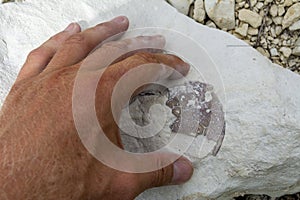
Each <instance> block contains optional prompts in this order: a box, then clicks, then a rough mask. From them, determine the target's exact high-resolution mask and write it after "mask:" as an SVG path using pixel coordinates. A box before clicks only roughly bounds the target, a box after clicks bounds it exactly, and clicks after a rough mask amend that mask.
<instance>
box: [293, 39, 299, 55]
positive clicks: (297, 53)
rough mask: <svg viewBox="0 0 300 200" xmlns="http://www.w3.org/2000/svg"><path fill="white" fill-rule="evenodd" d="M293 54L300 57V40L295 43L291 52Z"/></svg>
mask: <svg viewBox="0 0 300 200" xmlns="http://www.w3.org/2000/svg"><path fill="white" fill-rule="evenodd" d="M293 54H294V55H296V56H300V38H298V40H297V41H296V43H295V48H294V50H293Z"/></svg>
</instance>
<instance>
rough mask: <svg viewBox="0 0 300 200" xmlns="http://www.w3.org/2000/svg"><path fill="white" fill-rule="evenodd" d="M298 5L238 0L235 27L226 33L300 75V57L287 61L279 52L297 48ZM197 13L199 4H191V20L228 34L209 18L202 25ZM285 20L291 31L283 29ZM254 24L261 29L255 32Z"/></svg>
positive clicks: (283, 0)
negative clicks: (247, 25)
mask: <svg viewBox="0 0 300 200" xmlns="http://www.w3.org/2000/svg"><path fill="white" fill-rule="evenodd" d="M299 3H300V0H274V1H272V0H236V1H235V27H234V29H232V30H227V32H229V33H231V34H233V35H234V36H236V37H237V38H239V39H242V40H244V41H245V42H246V43H248V44H249V45H251V46H252V47H254V48H255V49H257V51H259V52H260V53H261V54H263V55H264V56H266V57H268V58H269V59H270V60H272V62H274V63H276V64H279V65H281V66H283V67H285V68H288V69H290V70H292V71H294V72H296V73H299V74H300V57H299V56H296V55H294V54H291V55H290V56H289V57H286V55H288V54H283V52H281V51H280V49H281V48H291V49H292V48H294V45H295V42H296V40H297V39H298V38H299V36H300V21H299V19H298V15H299V12H298V11H297V10H296V9H295V8H297V6H296V7H295V5H297V4H299ZM197 9H198V8H197V6H196V3H195V4H192V5H191V7H190V12H189V15H188V16H190V17H191V18H194V19H195V20H197V21H198V22H200V23H202V24H205V25H207V26H208V27H211V28H218V29H222V30H224V31H226V29H225V28H220V27H217V26H216V25H215V24H214V23H213V22H212V21H211V19H210V17H209V16H208V17H205V19H204V20H203V21H201V20H198V19H197V15H195V13H196V11H197ZM201 11H203V10H201ZM204 11H205V10H204ZM241 11H242V13H243V12H244V11H246V12H245V13H243V14H244V16H241V17H242V20H240V18H239V12H241ZM203 14H204V13H202V16H203ZM251 16H252V17H251ZM255 16H256V17H255ZM284 17H285V20H287V21H289V23H291V24H290V26H289V27H283V21H284ZM257 19H258V21H257ZM297 19H298V21H297ZM260 20H261V21H260ZM247 21H249V22H247ZM285 23H286V21H285ZM245 24H249V27H248V32H247V33H245V29H246V25H245ZM251 24H256V25H255V26H258V27H257V28H254V27H253V26H251ZM274 49H276V51H277V52H278V54H275V55H276V56H273V55H274V54H272V52H273V53H274ZM271 51H272V52H271Z"/></svg>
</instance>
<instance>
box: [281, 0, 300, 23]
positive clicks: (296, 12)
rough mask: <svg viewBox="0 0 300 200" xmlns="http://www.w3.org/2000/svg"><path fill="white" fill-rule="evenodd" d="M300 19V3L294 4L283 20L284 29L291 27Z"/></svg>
mask: <svg viewBox="0 0 300 200" xmlns="http://www.w3.org/2000/svg"><path fill="white" fill-rule="evenodd" d="M299 19H300V3H296V4H294V5H292V6H291V7H290V8H289V9H288V10H287V12H286V13H285V15H284V17H283V21H282V25H283V29H285V28H287V27H289V26H290V25H292V24H293V23H295V22H296V21H298V20H299Z"/></svg>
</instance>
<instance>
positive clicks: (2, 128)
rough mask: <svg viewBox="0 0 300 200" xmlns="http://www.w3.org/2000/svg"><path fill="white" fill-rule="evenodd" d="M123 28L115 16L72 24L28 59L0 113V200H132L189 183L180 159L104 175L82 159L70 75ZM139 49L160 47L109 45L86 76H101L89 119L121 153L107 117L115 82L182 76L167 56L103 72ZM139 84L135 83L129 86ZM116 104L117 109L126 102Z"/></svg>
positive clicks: (155, 40) (159, 41) (141, 55)
mask: <svg viewBox="0 0 300 200" xmlns="http://www.w3.org/2000/svg"><path fill="white" fill-rule="evenodd" d="M128 23H129V22H128V19H127V18H125V17H118V18H115V19H114V20H112V21H109V22H105V23H102V24H99V25H97V26H96V27H93V28H90V29H87V30H85V31H83V32H81V30H80V27H79V25H78V24H75V23H73V24H71V25H70V26H69V27H68V29H66V30H65V31H63V32H61V33H58V34H57V35H55V36H54V37H52V38H50V39H49V40H48V41H47V42H45V43H44V44H43V45H41V46H40V47H39V48H37V49H36V50H34V51H32V52H31V53H30V54H29V56H28V58H27V60H26V62H25V64H24V66H23V68H22V69H21V71H20V73H19V75H18V77H17V80H16V82H15V84H14V85H13V87H12V89H11V91H10V93H9V95H8V97H7V99H6V101H5V103H4V105H3V107H2V110H1V113H0V199H31V200H32V199H134V198H135V197H136V196H137V195H139V194H140V193H142V192H143V191H145V190H146V189H148V188H152V187H158V186H163V185H170V184H181V183H183V182H186V181H187V180H188V179H189V178H190V177H191V175H192V172H193V167H192V165H191V163H190V162H189V161H188V160H187V159H186V158H184V157H181V158H179V159H178V160H177V161H176V162H175V163H174V164H170V165H168V166H166V167H164V168H162V169H158V170H156V171H153V172H146V173H128V172H122V171H118V170H116V169H113V168H110V167H109V166H106V165H105V164H103V163H102V162H100V161H98V160H97V159H95V158H94V157H93V156H92V155H91V154H90V153H89V151H88V150H87V149H86V148H85V147H84V145H83V144H82V142H81V140H80V138H79V136H78V134H77V130H76V127H75V124H74V120H73V113H72V97H73V87H74V81H75V78H76V75H77V72H78V70H79V68H80V67H81V65H82V63H83V62H85V61H86V60H87V58H89V57H90V56H93V54H91V55H89V53H90V52H91V51H92V50H93V49H94V48H95V47H96V46H97V45H98V44H99V43H101V42H102V41H104V40H105V39H107V38H109V37H111V36H113V35H115V34H118V33H120V32H123V31H126V30H127V28H128ZM145 42H146V43H149V44H151V45H152V47H153V48H155V47H157V48H162V45H163V43H164V39H163V38H162V37H159V36H153V37H137V38H134V39H132V40H123V41H115V42H110V43H108V44H106V45H103V46H102V47H100V48H99V50H97V51H96V52H95V54H97V57H98V58H99V60H100V61H101V64H100V65H97V68H96V69H91V68H90V69H87V70H86V77H87V78H90V77H93V74H94V72H95V71H97V70H98V71H99V70H100V71H101V74H102V77H101V79H100V81H99V83H98V88H97V91H96V100H95V102H96V113H97V117H98V120H99V123H100V124H101V127H102V129H103V131H104V133H105V134H106V136H107V138H109V140H110V141H111V142H112V143H114V144H115V145H117V146H118V147H120V148H122V142H121V139H120V135H119V130H118V127H117V124H116V122H115V120H114V118H113V114H112V111H111V110H112V108H111V96H112V92H113V88H114V86H115V84H116V83H117V81H118V80H119V79H120V78H121V77H122V76H123V75H124V74H125V73H126V72H128V71H129V70H131V69H133V68H136V67H137V66H139V65H143V64H147V63H157V64H159V66H161V67H163V64H164V65H167V66H169V67H171V68H174V69H176V70H177V71H178V72H180V73H181V74H182V75H186V74H187V73H188V70H189V66H188V65H187V64H186V63H184V62H183V61H182V60H181V59H179V58H178V57H176V56H174V55H165V54H159V53H149V52H136V53H132V54H131V55H127V56H126V57H124V58H122V59H121V60H118V61H117V62H115V63H113V64H111V65H110V66H109V67H106V65H107V64H109V63H106V62H107V60H106V58H107V57H109V56H110V53H112V52H114V51H118V50H122V49H124V47H126V46H127V45H137V46H138V44H140V43H145ZM95 54H94V55H95ZM159 69H160V68H155V69H154V68H153V69H149V70H148V71H145V72H144V74H143V77H142V78H143V79H147V80H149V81H151V80H153V79H157V74H158V73H159ZM170 76H172V73H171V72H170V71H168V70H167V71H166V72H164V77H165V78H170ZM139 81H140V77H136V78H135V79H132V84H133V85H135V84H137V83H138V82H139ZM87 89H88V87H87ZM125 93H126V91H125ZM120 101H121V102H120V105H122V106H123V104H124V103H125V102H123V101H122V99H121V100H120ZM86 134H87V136H88V135H89V133H86ZM132 165H139V163H132Z"/></svg>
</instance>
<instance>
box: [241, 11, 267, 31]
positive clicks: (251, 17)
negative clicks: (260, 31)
mask: <svg viewBox="0 0 300 200" xmlns="http://www.w3.org/2000/svg"><path fill="white" fill-rule="evenodd" d="M239 19H240V20H241V21H243V22H246V23H248V24H250V25H251V26H252V27H253V28H258V27H259V26H260V25H261V23H262V17H261V16H260V15H259V14H257V13H255V12H253V11H250V10H246V9H242V10H240V11H239Z"/></svg>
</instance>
